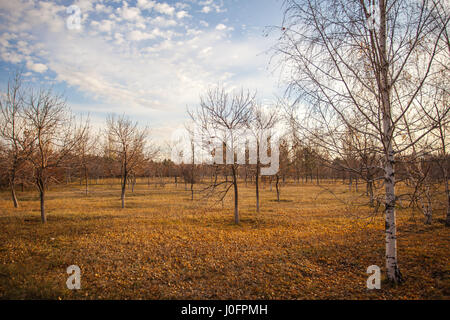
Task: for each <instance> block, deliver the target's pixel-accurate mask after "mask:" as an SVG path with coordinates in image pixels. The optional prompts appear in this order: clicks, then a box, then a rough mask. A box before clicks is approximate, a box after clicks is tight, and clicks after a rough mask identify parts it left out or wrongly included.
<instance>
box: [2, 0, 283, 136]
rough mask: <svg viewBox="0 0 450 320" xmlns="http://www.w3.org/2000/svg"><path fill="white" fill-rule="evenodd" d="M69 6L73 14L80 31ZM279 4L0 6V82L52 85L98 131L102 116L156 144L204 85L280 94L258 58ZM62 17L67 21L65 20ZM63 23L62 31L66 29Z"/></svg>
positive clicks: (139, 1) (264, 0)
mask: <svg viewBox="0 0 450 320" xmlns="http://www.w3.org/2000/svg"><path fill="white" fill-rule="evenodd" d="M71 5H75V6H76V7H77V8H79V12H80V28H78V29H77V28H73V27H71V26H73V25H74V23H76V20H73V19H72V18H73V17H75V16H74V13H75V12H74V11H69V12H68V11H67V10H68V8H69V7H70V6H71ZM281 5H282V2H281V1H279V0H179V1H170V0H167V1H160V0H158V1H151V0H128V1H102V0H97V1H95V0H90V1H87V0H78V1H52V2H47V1H34V0H25V1H8V0H0V82H1V86H2V88H4V87H5V84H6V82H7V79H8V77H10V75H11V73H12V72H14V70H16V69H17V68H23V72H24V78H25V80H26V83H27V85H30V86H34V87H38V86H53V88H54V90H55V91H58V92H61V93H64V95H65V96H66V98H67V101H68V104H69V105H70V107H71V108H72V110H73V111H75V112H76V113H88V112H89V114H90V118H91V122H92V123H93V125H94V126H101V125H102V123H103V122H104V119H105V117H106V114H107V113H110V112H114V113H118V114H121V113H125V114H127V115H129V116H130V117H132V118H133V119H136V120H139V122H140V123H142V124H146V125H148V126H149V127H150V128H151V129H152V132H153V135H154V138H155V139H156V140H165V139H168V137H170V134H171V131H172V130H173V129H174V128H176V127H179V126H180V125H182V123H183V122H184V121H185V120H186V112H185V110H186V106H189V107H193V106H195V105H196V104H197V103H198V100H199V99H198V98H199V95H200V94H201V93H202V92H204V91H205V90H206V89H207V88H208V87H210V86H212V85H215V84H218V83H220V84H223V85H224V86H225V87H226V88H228V89H234V88H240V87H244V88H249V89H252V90H257V91H258V97H259V99H260V100H262V101H264V100H266V99H268V100H270V99H273V98H274V95H276V94H278V95H279V94H280V93H282V92H283V88H282V87H281V85H280V83H279V75H278V74H277V71H276V70H275V71H274V68H273V67H272V66H271V65H269V61H270V58H271V54H270V53H268V52H267V50H268V49H270V48H271V46H273V45H274V44H275V42H276V37H277V34H276V32H273V33H271V34H270V35H269V36H268V37H265V36H263V34H264V29H265V27H266V26H273V25H280V24H281V21H282V11H281ZM68 19H69V21H68ZM68 23H69V25H68Z"/></svg>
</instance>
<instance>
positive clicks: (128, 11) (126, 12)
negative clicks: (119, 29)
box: [116, 2, 142, 20]
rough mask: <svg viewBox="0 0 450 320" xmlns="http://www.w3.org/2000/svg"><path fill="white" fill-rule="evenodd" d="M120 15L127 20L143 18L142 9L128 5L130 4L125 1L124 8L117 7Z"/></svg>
mask: <svg viewBox="0 0 450 320" xmlns="http://www.w3.org/2000/svg"><path fill="white" fill-rule="evenodd" d="M116 10H117V12H118V14H119V16H121V17H122V18H123V19H125V20H137V19H142V17H141V10H139V8H136V7H131V8H129V7H128V4H127V3H126V2H124V6H123V7H122V8H117V9H116Z"/></svg>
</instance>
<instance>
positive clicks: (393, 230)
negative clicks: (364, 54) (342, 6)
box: [379, 0, 403, 283]
mask: <svg viewBox="0 0 450 320" xmlns="http://www.w3.org/2000/svg"><path fill="white" fill-rule="evenodd" d="M379 6H380V56H381V57H380V58H381V62H380V63H381V71H380V86H379V88H380V94H381V104H382V105H381V108H382V115H383V144H384V153H385V161H384V162H385V163H384V184H385V193H386V195H385V229H386V271H387V279H388V280H389V281H390V282H392V283H400V282H402V281H403V279H402V275H401V273H400V270H399V267H398V260H397V226H396V221H395V220H396V219H395V173H394V163H395V161H394V150H393V147H392V133H393V127H392V121H391V119H392V116H391V105H390V91H391V88H390V85H389V81H390V80H389V77H388V72H389V70H388V69H389V63H388V61H387V51H386V4H385V0H380V2H379Z"/></svg>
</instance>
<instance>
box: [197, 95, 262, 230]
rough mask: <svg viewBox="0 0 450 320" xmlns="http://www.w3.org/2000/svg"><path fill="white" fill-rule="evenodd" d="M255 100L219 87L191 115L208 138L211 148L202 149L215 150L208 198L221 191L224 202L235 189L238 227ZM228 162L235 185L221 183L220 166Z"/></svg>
mask: <svg viewBox="0 0 450 320" xmlns="http://www.w3.org/2000/svg"><path fill="white" fill-rule="evenodd" d="M254 99H255V94H252V93H250V92H249V91H244V90H243V89H242V90H240V91H239V92H234V93H228V92H226V91H225V89H223V88H220V87H216V88H215V89H209V90H208V91H207V93H206V95H205V96H202V97H201V98H200V106H199V108H198V109H197V110H194V111H188V113H189V115H190V117H191V119H192V120H193V121H194V123H195V124H196V125H197V127H198V129H199V130H200V131H201V136H202V137H205V138H207V139H206V140H207V145H204V144H202V148H208V147H209V148H211V147H213V148H214V150H210V151H211V152H210V153H209V155H211V154H213V155H214V157H215V160H214V163H215V164H216V171H215V179H214V181H213V182H211V184H210V185H209V186H208V187H207V188H206V190H205V191H207V192H208V194H211V193H212V192H214V191H218V194H219V195H220V200H223V199H224V197H225V196H226V194H227V193H228V191H229V190H230V189H231V188H233V190H234V222H235V223H236V224H238V223H239V188H238V168H239V165H240V164H244V162H245V147H244V146H245V142H246V141H245V138H244V137H243V136H242V132H243V131H245V130H246V128H247V125H248V121H249V119H250V117H251V114H252V112H251V106H252V105H253V103H254ZM243 138H244V139H243ZM224 149H225V154H224ZM224 155H225V157H224ZM224 158H225V168H224V169H225V170H226V169H229V170H230V171H231V176H232V180H231V181H228V179H226V180H225V181H218V169H219V165H220V166H221V165H223V164H224Z"/></svg>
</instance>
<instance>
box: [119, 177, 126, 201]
mask: <svg viewBox="0 0 450 320" xmlns="http://www.w3.org/2000/svg"><path fill="white" fill-rule="evenodd" d="M126 187H127V173H126V172H125V173H124V176H123V177H122V194H121V197H120V199H121V201H122V209H123V208H125V190H126Z"/></svg>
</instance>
